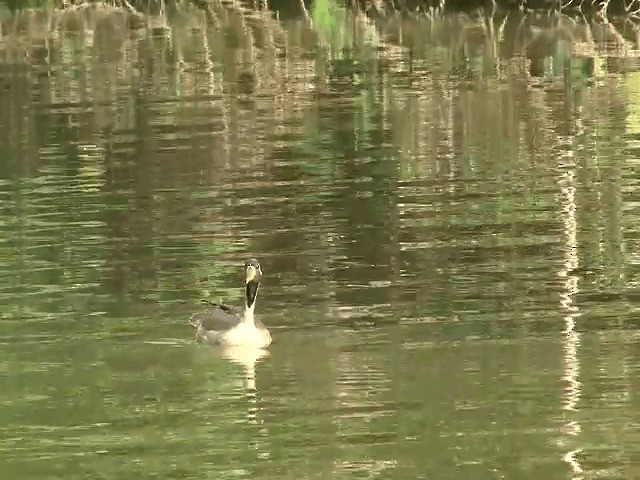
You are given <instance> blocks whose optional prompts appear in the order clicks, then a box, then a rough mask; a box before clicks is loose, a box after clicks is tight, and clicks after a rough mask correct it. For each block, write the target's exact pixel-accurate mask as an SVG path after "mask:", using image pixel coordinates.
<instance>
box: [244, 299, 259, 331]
mask: <svg viewBox="0 0 640 480" xmlns="http://www.w3.org/2000/svg"><path fill="white" fill-rule="evenodd" d="M255 308H256V301H255V300H254V301H253V305H251V306H250V307H248V306H247V302H244V312H243V314H242V322H243V323H247V324H249V325H255V321H254V318H253V311H254V310H255Z"/></svg>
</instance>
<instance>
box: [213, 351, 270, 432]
mask: <svg viewBox="0 0 640 480" xmlns="http://www.w3.org/2000/svg"><path fill="white" fill-rule="evenodd" d="M215 350H217V351H218V352H219V354H220V356H221V357H223V358H226V359H228V360H231V361H232V362H233V363H235V364H236V365H240V366H241V367H242V368H243V370H244V377H243V382H244V388H245V391H246V395H247V399H248V400H249V409H248V412H247V420H248V421H249V423H259V422H258V411H259V410H260V409H259V407H258V397H257V393H258V390H257V388H256V364H257V363H258V361H259V360H261V359H263V358H266V357H267V356H269V351H268V350H265V349H263V348H258V347H256V346H253V345H225V346H220V347H217V348H216V349H215Z"/></svg>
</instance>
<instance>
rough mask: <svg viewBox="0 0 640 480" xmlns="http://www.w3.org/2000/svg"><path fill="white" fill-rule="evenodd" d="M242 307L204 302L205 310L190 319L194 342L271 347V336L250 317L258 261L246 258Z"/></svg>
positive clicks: (259, 271) (259, 277)
mask: <svg viewBox="0 0 640 480" xmlns="http://www.w3.org/2000/svg"><path fill="white" fill-rule="evenodd" d="M244 273H245V297H244V308H242V309H240V308H237V307H231V306H229V305H223V304H221V303H213V302H210V301H208V300H205V301H204V303H206V304H208V306H209V308H208V309H207V310H205V311H203V312H198V313H194V314H193V315H192V316H191V319H190V322H191V325H193V326H194V327H196V329H197V330H196V339H197V340H199V341H201V342H204V343H211V344H214V345H229V346H231V345H252V346H254V347H260V348H264V347H267V346H269V344H271V334H270V333H269V330H267V328H266V327H265V326H264V324H263V323H262V322H261V321H260V320H259V319H258V318H256V317H255V316H254V310H255V308H256V297H257V296H258V289H259V288H260V282H261V281H262V268H261V267H260V262H258V260H256V259H255V258H250V259H248V260H245V262H244Z"/></svg>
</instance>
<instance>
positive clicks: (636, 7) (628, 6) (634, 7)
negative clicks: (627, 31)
mask: <svg viewBox="0 0 640 480" xmlns="http://www.w3.org/2000/svg"><path fill="white" fill-rule="evenodd" d="M624 11H625V12H627V15H629V16H631V17H638V16H640V15H639V14H640V1H639V0H629V3H627V0H624Z"/></svg>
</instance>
